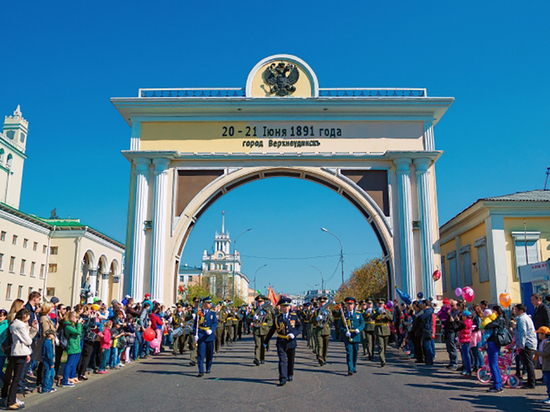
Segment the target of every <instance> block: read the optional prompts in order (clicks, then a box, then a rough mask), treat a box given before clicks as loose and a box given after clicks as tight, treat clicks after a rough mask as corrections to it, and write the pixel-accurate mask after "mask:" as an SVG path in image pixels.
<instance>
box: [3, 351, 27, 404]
mask: <svg viewBox="0 0 550 412" xmlns="http://www.w3.org/2000/svg"><path fill="white" fill-rule="evenodd" d="M11 362H12V365H13V375H12V378H11V384H10V389H9V393H8V402H7V405H6V406H11V405H13V404H15V399H16V397H17V389H18V386H19V382H21V379H22V377H23V371H24V370H25V365H30V362H28V363H27V357H26V356H12V357H11Z"/></svg>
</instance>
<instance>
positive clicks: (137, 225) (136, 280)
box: [130, 158, 151, 300]
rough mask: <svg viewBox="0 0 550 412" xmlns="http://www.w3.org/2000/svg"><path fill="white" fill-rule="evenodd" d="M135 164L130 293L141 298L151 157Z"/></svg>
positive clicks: (141, 159) (139, 160)
mask: <svg viewBox="0 0 550 412" xmlns="http://www.w3.org/2000/svg"><path fill="white" fill-rule="evenodd" d="M134 164H135V165H136V188H135V194H134V222H133V225H134V230H133V242H132V267H131V272H130V295H131V296H132V297H133V298H134V299H136V300H140V299H141V298H143V280H144V273H143V272H144V270H145V220H147V203H148V193H149V183H148V178H149V165H150V164H151V159H145V158H138V159H134Z"/></svg>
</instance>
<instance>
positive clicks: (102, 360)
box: [0, 292, 550, 410]
mask: <svg viewBox="0 0 550 412" xmlns="http://www.w3.org/2000/svg"><path fill="white" fill-rule="evenodd" d="M330 303H331V302H330V301H328V299H327V298H326V297H321V299H320V300H319V301H318V302H317V301H313V302H310V303H306V304H305V305H303V306H300V307H297V308H292V309H287V308H286V307H288V306H290V303H289V302H286V301H285V304H284V305H281V307H275V308H274V307H273V305H272V304H271V303H270V301H269V300H268V299H267V298H266V297H264V296H262V295H259V296H258V297H257V298H256V302H255V304H254V305H242V306H234V305H233V303H232V302H230V301H220V302H218V303H216V304H215V305H213V307H212V308H211V306H210V305H211V304H212V301H211V300H210V299H209V298H206V299H203V300H202V305H201V300H200V299H198V298H194V299H192V300H191V302H189V303H187V302H178V303H177V304H176V305H175V306H173V307H169V308H165V307H164V306H163V305H162V304H160V303H158V302H154V301H151V299H150V295H148V294H146V295H145V296H144V298H143V300H142V301H141V302H134V300H133V299H132V298H131V297H130V296H126V298H125V299H124V300H123V301H121V302H118V301H116V300H114V301H112V302H111V303H110V305H108V304H107V303H105V302H101V301H98V300H96V301H95V302H94V303H88V304H78V305H76V306H74V307H67V306H65V305H64V304H63V303H61V302H59V300H58V299H57V298H55V297H53V298H51V299H50V301H44V300H43V299H42V296H41V295H40V294H39V293H38V292H32V293H31V294H30V295H29V298H28V301H27V302H26V303H25V302H24V301H23V300H21V299H16V300H15V301H14V302H13V303H12V305H11V308H10V310H9V311H6V310H4V309H1V310H0V344H1V348H0V381H1V382H3V386H2V391H1V394H2V400H1V402H2V404H3V405H4V406H5V407H6V409H9V410H17V409H20V408H21V407H22V406H23V405H24V403H23V401H21V400H20V399H18V398H17V394H18V393H25V391H28V390H29V385H30V383H29V382H31V380H32V381H34V380H35V386H36V388H37V389H38V391H39V392H41V393H43V394H49V393H52V392H55V391H56V390H57V389H58V388H71V387H74V386H75V385H77V384H79V383H81V382H83V381H86V380H88V376H87V375H88V374H89V373H90V372H92V371H93V372H95V373H97V374H106V373H109V371H112V370H117V369H120V368H122V367H123V366H124V365H126V364H129V363H132V362H134V361H136V360H138V359H144V358H147V357H148V356H151V355H155V354H158V353H160V352H161V351H164V350H171V351H172V353H173V355H181V354H183V353H184V352H187V351H188V352H189V362H190V365H191V366H195V365H197V362H198V366H199V376H202V374H203V372H204V371H203V368H202V367H203V366H204V364H203V363H204V359H205V356H206V361H207V371H206V373H209V371H210V366H211V364H212V353H215V352H218V351H219V350H220V348H221V347H222V346H224V345H227V346H230V345H232V343H233V342H236V340H237V339H242V335H243V334H253V336H254V341H255V351H254V364H255V365H257V366H260V365H261V364H263V363H264V358H265V351H266V350H268V345H269V339H270V338H271V336H272V335H273V333H274V331H275V329H276V328H275V327H274V326H273V325H274V324H277V319H278V318H277V316H281V317H280V318H279V319H280V321H281V322H280V323H281V325H283V323H284V322H287V321H288V322H287V332H288V330H292V332H293V333H287V335H283V334H282V332H281V331H279V330H277V332H278V334H279V337H278V340H280V339H290V338H289V337H288V336H291V337H292V340H294V339H295V338H296V337H295V336H294V332H296V331H299V332H300V333H301V334H302V337H303V339H306V341H307V345H308V346H309V347H310V348H311V350H312V351H313V352H314V353H315V354H316V357H317V361H318V362H319V365H320V366H323V365H324V364H326V359H327V351H328V344H329V337H330V336H332V333H333V331H332V330H331V326H333V327H334V333H335V337H336V340H339V341H342V342H344V344H345V345H346V353H347V356H348V373H349V375H353V374H354V373H355V372H356V365H357V356H358V352H359V348H360V346H361V345H362V348H363V355H365V356H367V357H368V359H370V360H373V359H374V356H375V347H376V346H377V347H378V353H379V358H380V364H381V367H383V366H384V365H385V363H386V357H385V355H386V349H387V346H388V343H389V342H390V341H393V342H394V343H395V345H396V346H397V347H398V348H401V349H402V350H403V351H405V353H406V354H407V355H409V356H410V357H411V358H414V359H416V362H417V363H425V364H426V365H433V363H434V359H435V356H436V351H435V340H436V336H437V335H438V334H439V333H438V332H437V330H438V328H437V325H438V324H440V325H441V333H440V336H441V338H442V341H443V342H445V345H446V350H447V353H448V358H449V363H448V365H447V368H448V369H449V370H451V371H460V373H461V374H462V375H464V376H465V377H471V376H473V375H474V374H476V373H477V376H478V377H479V378H480V379H481V378H482V375H483V374H481V375H480V373H478V371H480V370H483V371H484V372H485V375H483V376H484V377H489V378H490V380H491V381H492V387H491V388H490V389H489V391H490V392H501V391H502V386H503V379H502V377H503V374H502V373H501V370H502V361H501V358H502V356H504V355H505V354H508V355H510V356H509V358H510V359H511V360H510V363H509V367H510V368H512V362H513V364H514V365H513V367H515V376H517V377H518V378H520V379H523V377H524V375H526V378H525V379H524V384H523V385H522V387H523V388H526V389H531V388H535V386H536V379H535V368H536V367H539V368H541V369H542V372H543V379H544V382H545V383H546V385H547V391H548V395H549V396H548V399H546V400H545V401H544V402H545V403H547V404H550V339H549V337H550V308H549V306H548V305H547V304H545V303H543V302H542V298H541V296H540V295H538V294H534V295H533V297H532V303H533V305H534V306H535V313H534V316H533V317H532V318H531V317H530V316H528V315H527V314H526V308H525V306H524V305H523V304H517V305H515V306H513V307H512V308H511V310H503V308H502V307H501V306H499V305H495V306H492V307H491V308H490V307H489V304H488V303H487V302H485V301H482V302H480V303H479V304H468V303H467V302H465V301H462V300H449V299H445V300H444V301H443V306H442V307H441V308H437V307H436V305H434V304H433V303H432V302H431V301H430V300H426V299H424V300H421V301H414V302H411V304H410V305H408V304H405V303H400V302H398V301H393V302H392V301H389V302H386V301H385V300H383V299H380V300H377V301H376V305H375V302H374V301H373V300H372V299H366V300H364V301H360V302H357V301H355V299H354V298H346V302H345V303H342V307H340V304H337V305H336V306H334V305H330V309H329V304H330ZM201 307H202V311H201ZM205 307H206V310H204V308H205ZM344 308H345V310H344ZM287 314H289V315H288V316H287ZM210 318H211V320H212V321H211V322H209V321H208V319H210ZM199 320H200V321H199ZM298 326H299V328H298ZM289 328H290V329H289ZM281 330H282V329H281ZM201 336H203V337H204V339H203V338H202V337H201ZM281 337H283V338H281ZM201 342H202V343H204V344H205V345H206V346H204V345H202V344H201ZM279 346H282V344H281V345H280V344H279V341H278V349H279ZM286 346H288V345H286ZM286 346H285V350H286V351H288V350H289V349H291V350H292V351H293V350H294V349H295V346H292V347H288V348H287V347H286ZM205 347H206V349H205ZM166 348H170V349H166ZM201 348H202V351H201ZM205 351H206V352H205ZM210 351H211V353H209V352H210ZM197 352H198V356H197ZM459 352H460V359H461V362H460V364H459V356H458V353H459ZM484 352H486V356H485V357H484V355H483V353H484ZM292 353H293V352H292ZM63 361H64V366H63V368H61V365H62V362H63ZM201 366H202V367H201ZM499 366H500V367H499ZM285 367H286V366H285ZM4 369H5V372H3V371H4ZM287 379H290V380H292V371H291V369H288V373H286V375H284V379H283V380H284V381H286V380H287ZM505 379H508V383H509V384H510V385H511V386H512V383H513V382H512V378H511V377H509V376H508V375H506V376H505ZM488 380H489V379H488ZM283 384H284V383H283Z"/></svg>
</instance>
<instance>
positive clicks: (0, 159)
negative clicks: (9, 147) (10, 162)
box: [0, 149, 4, 163]
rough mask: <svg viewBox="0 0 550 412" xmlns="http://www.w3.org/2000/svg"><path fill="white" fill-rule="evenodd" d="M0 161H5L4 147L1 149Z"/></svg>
mask: <svg viewBox="0 0 550 412" xmlns="http://www.w3.org/2000/svg"><path fill="white" fill-rule="evenodd" d="M0 163H4V149H0Z"/></svg>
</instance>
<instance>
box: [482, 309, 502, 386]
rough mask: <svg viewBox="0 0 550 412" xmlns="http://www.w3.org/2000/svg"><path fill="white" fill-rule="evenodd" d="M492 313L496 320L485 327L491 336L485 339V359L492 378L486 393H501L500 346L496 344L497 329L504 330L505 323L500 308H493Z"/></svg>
mask: <svg viewBox="0 0 550 412" xmlns="http://www.w3.org/2000/svg"><path fill="white" fill-rule="evenodd" d="M493 313H495V314H496V315H497V317H496V319H495V320H493V321H492V322H491V323H489V324H488V325H486V326H485V330H486V331H491V332H492V333H491V336H489V338H488V339H487V358H488V360H489V369H490V370H491V376H492V378H493V387H492V388H491V389H489V391H488V392H502V376H501V374H500V369H499V368H498V354H499V352H500V345H499V343H498V338H497V332H498V331H499V329H504V328H506V321H505V320H504V317H503V316H502V308H501V307H500V306H493Z"/></svg>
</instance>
